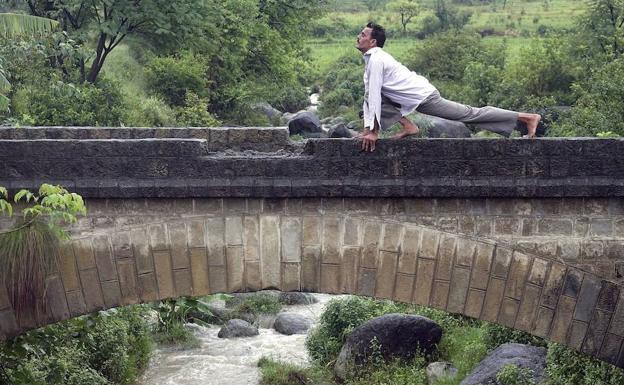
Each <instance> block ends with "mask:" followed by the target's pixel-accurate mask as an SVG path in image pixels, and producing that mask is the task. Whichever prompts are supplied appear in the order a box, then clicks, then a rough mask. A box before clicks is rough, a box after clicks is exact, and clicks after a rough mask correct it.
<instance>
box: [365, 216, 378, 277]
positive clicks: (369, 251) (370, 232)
mask: <svg viewBox="0 0 624 385" xmlns="http://www.w3.org/2000/svg"><path fill="white" fill-rule="evenodd" d="M380 236H381V225H380V224H379V223H377V222H366V224H365V225H364V238H363V247H364V248H363V249H362V260H361V261H360V266H362V267H366V268H369V269H375V268H377V254H378V250H379V242H380V241H379V239H380Z"/></svg>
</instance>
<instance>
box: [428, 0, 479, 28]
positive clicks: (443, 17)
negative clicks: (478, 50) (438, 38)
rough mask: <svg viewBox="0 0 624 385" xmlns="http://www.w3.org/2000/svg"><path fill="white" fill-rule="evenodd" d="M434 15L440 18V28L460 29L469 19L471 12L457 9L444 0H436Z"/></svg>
mask: <svg viewBox="0 0 624 385" xmlns="http://www.w3.org/2000/svg"><path fill="white" fill-rule="evenodd" d="M434 13H435V16H436V17H437V18H438V20H440V29H441V30H443V31H447V30H449V29H462V28H463V27H464V26H465V25H466V24H468V21H470V17H471V16H472V14H471V13H469V12H465V11H459V10H457V8H455V7H449V6H447V5H446V0H436V3H435V10H434Z"/></svg>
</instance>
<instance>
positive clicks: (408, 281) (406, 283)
mask: <svg viewBox="0 0 624 385" xmlns="http://www.w3.org/2000/svg"><path fill="white" fill-rule="evenodd" d="M415 280H416V277H415V276H414V275H412V274H401V273H398V274H397V276H396V284H395V286H394V298H393V300H395V301H399V302H405V303H411V302H412V293H413V291H414V282H415Z"/></svg>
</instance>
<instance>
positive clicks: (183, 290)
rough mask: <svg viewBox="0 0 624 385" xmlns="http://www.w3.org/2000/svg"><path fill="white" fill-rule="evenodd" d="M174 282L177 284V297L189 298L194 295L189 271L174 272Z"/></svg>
mask: <svg viewBox="0 0 624 385" xmlns="http://www.w3.org/2000/svg"><path fill="white" fill-rule="evenodd" d="M173 281H174V283H175V290H176V296H178V297H187V296H191V295H193V282H192V278H191V271H190V270H189V269H181V270H174V271H173Z"/></svg>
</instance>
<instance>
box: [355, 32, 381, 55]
mask: <svg viewBox="0 0 624 385" xmlns="http://www.w3.org/2000/svg"><path fill="white" fill-rule="evenodd" d="M371 32H373V29H372V28H369V27H365V28H364V29H363V30H362V32H360V34H359V35H358V37H357V40H356V44H355V48H357V49H358V50H360V52H362V53H364V52H366V51H368V50H369V49H371V48H373V47H377V40H375V39H373V38H372V37H371Z"/></svg>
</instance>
